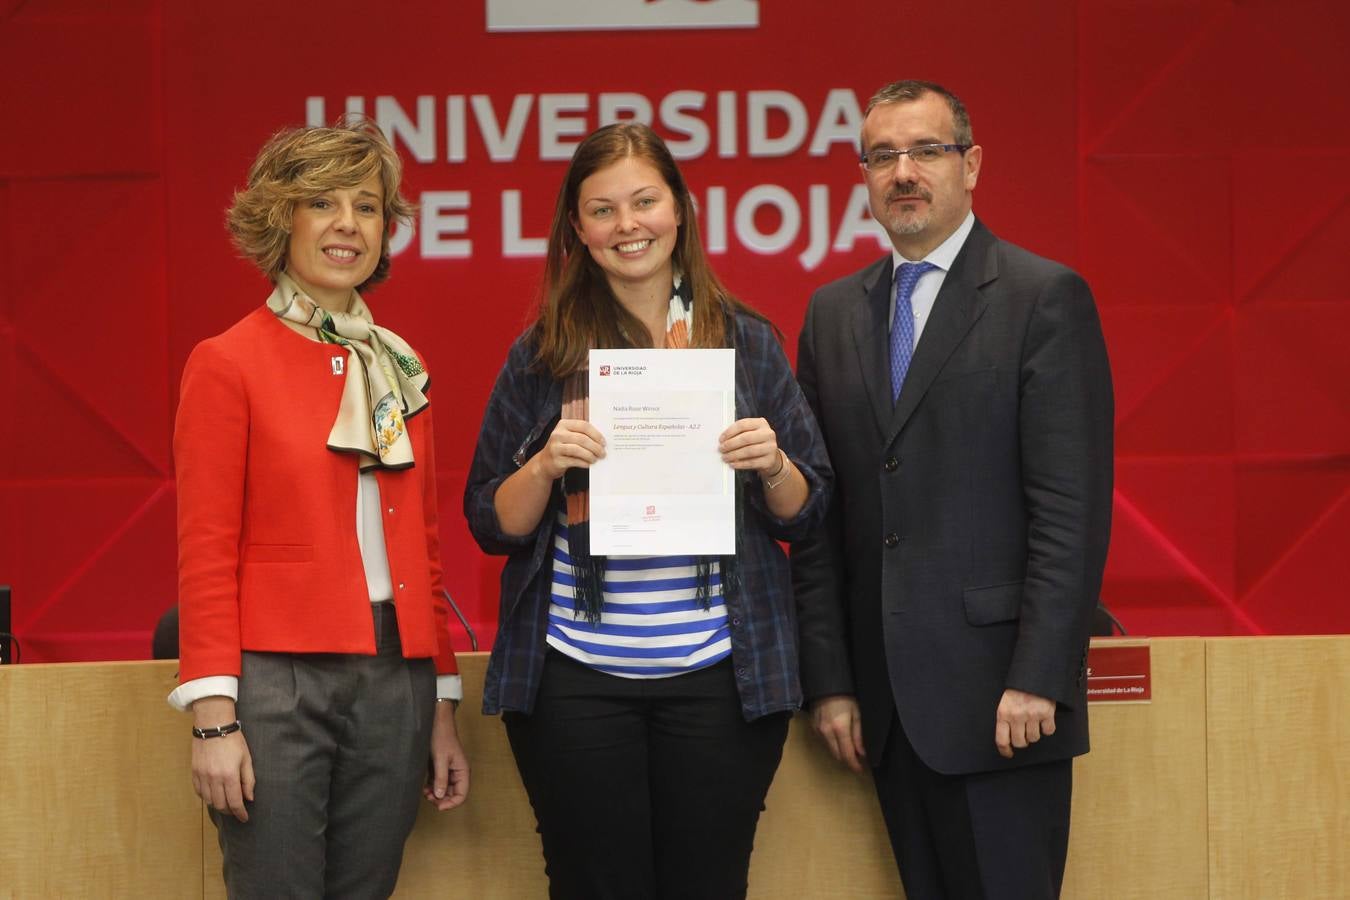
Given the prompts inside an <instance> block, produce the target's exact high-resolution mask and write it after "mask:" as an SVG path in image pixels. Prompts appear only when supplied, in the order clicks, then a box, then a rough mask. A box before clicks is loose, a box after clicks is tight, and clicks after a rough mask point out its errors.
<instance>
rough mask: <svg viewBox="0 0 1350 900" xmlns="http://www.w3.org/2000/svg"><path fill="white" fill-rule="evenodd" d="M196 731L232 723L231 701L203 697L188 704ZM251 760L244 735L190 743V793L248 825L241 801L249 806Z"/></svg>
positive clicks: (251, 794) (252, 778)
mask: <svg viewBox="0 0 1350 900" xmlns="http://www.w3.org/2000/svg"><path fill="white" fill-rule="evenodd" d="M192 715H193V720H194V722H195V724H196V726H197V727H198V728H215V727H216V726H218V725H228V724H229V723H231V722H233V721H235V710H234V701H233V700H231V699H230V698H228V697H203V698H202V699H200V700H198V701H197V702H196V703H194V704H192ZM256 784H257V780H256V779H255V778H254V777H253V757H252V756H251V755H249V752H248V742H247V741H245V740H244V732H243V731H236V732H235V733H234V734H227V735H225V737H221V738H207V739H206V740H202V739H200V738H195V737H194V738H193V739H192V789H193V790H194V791H196V792H197V796H198V797H201V798H202V799H203V800H205V801H206V802H207V803H208V804H210V805H211V806H212V807H213V808H214V809H217V810H219V811H220V812H223V813H229V814H230V815H232V816H234V817H235V818H236V819H238V820H239V821H240V822H247V821H248V810H247V809H245V808H244V801H245V800H247V801H249V802H250V803H252V802H253V788H254V786H255V785H256Z"/></svg>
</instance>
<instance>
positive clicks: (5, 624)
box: [0, 584, 14, 666]
mask: <svg viewBox="0 0 1350 900" xmlns="http://www.w3.org/2000/svg"><path fill="white" fill-rule="evenodd" d="M11 618H12V613H11V610H10V602H9V585H7V584H0V666H6V665H9V664H10V663H11V662H13V661H14V659H13V657H11V656H10V652H11V651H10V640H11V639H12V638H13V637H14V636H13V635H12V634H10V633H9V630H10V628H11V627H12V624H13V623H12V621H11Z"/></svg>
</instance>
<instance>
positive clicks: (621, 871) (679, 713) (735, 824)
mask: <svg viewBox="0 0 1350 900" xmlns="http://www.w3.org/2000/svg"><path fill="white" fill-rule="evenodd" d="M503 718H504V720H505V722H506V731H507V736H508V738H509V739H510V742H511V751H512V753H514V754H515V758H516V766H517V768H518V769H519V770H520V777H521V780H522V781H523V782H524V784H525V790H526V792H527V793H528V794H529V797H530V803H531V805H532V806H533V807H534V814H535V818H536V819H537V821H538V823H539V835H540V838H541V840H542V843H543V848H544V862H545V867H546V870H547V872H548V878H549V896H550V897H552V898H554V900H608V898H616V900H645V898H662V900H666V898H698V900H723V898H735V897H744V896H745V892H746V884H747V873H748V871H749V868H750V851H751V848H752V847H753V845H754V838H755V827H756V825H757V824H758V822H759V814H760V812H761V811H762V810H763V809H764V796H765V794H767V793H768V790H769V783H770V782H771V781H772V780H773V774H774V772H775V771H776V770H777V768H778V762H779V760H780V759H781V758H782V755H783V742H784V741H785V740H786V739H787V729H788V718H789V714H788V713H779V714H774V715H769V716H765V717H763V718H760V719H756V720H755V721H753V722H746V721H745V719H744V717H743V716H742V714H741V704H740V696H739V694H738V693H737V691H736V684H735V680H734V676H733V675H732V671H731V663H730V661H729V660H728V661H723V662H721V663H718V664H717V665H714V666H710V667H709V668H706V669H701V670H698V671H695V672H690V673H687V674H684V675H676V676H674V677H672V678H656V679H630V678H619V677H617V676H614V675H607V674H605V673H603V672H597V671H596V670H594V669H591V668H590V667H588V666H585V665H583V664H581V663H578V662H575V661H573V660H571V659H569V658H567V657H566V656H563V655H562V654H560V653H557V652H555V651H553V650H550V651H549V652H548V658H547V660H546V661H545V664H544V672H543V680H542V682H541V684H540V688H539V696H538V698H537V699H536V701H535V707H534V712H533V713H532V714H530V715H524V714H522V713H507V714H506V715H505V716H503Z"/></svg>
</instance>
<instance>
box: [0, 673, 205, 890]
mask: <svg viewBox="0 0 1350 900" xmlns="http://www.w3.org/2000/svg"><path fill="white" fill-rule="evenodd" d="M177 669H178V666H177V664H176V663H174V662H172V661H170V662H159V663H144V662H142V663H70V664H60V665H42V666H5V667H4V668H3V669H0V787H2V788H3V794H0V796H2V797H3V803H4V805H3V809H0V897H15V898H25V900H26V898H30V897H174V898H184V900H187V898H194V897H200V896H201V890H202V878H201V872H202V866H201V856H202V842H201V831H200V829H199V828H198V827H197V826H198V821H199V817H200V815H201V813H200V812H199V807H198V803H197V798H196V795H194V794H193V793H192V785H191V783H190V782H189V780H188V777H187V772H188V750H189V747H188V741H189V740H190V739H191V738H190V737H189V734H188V725H189V723H188V720H187V719H186V718H184V717H183V715H182V714H181V713H176V712H174V711H173V710H172V709H170V708H169V706H168V705H167V704H166V703H165V702H164V698H165V697H166V696H168V694H169V691H171V690H173V687H174V683H175V673H176V672H177Z"/></svg>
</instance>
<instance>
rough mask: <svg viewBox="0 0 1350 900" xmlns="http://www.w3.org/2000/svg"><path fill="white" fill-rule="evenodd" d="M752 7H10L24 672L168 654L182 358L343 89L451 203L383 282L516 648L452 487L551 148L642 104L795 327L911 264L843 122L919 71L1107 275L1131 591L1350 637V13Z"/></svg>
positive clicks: (8, 517) (1157, 611) (1217, 626)
mask: <svg viewBox="0 0 1350 900" xmlns="http://www.w3.org/2000/svg"><path fill="white" fill-rule="evenodd" d="M617 2H618V5H620V6H622V5H624V4H625V3H627V4H628V5H630V6H641V7H642V8H643V9H644V10H647V11H651V10H655V11H656V12H658V13H659V12H662V11H664V10H667V9H671V10H674V9H675V8H676V6H677V5H678V4H680V3H683V2H684V0H617ZM723 2H728V0H714V2H712V3H703V4H688V3H684V7H689V8H694V9H698V8H712V7H717V6H718V5H719V4H720V3H723ZM658 3H659V4H662V5H661V6H657V5H656V4H658ZM741 5H742V6H745V5H747V4H744V3H742V4H741ZM545 6H547V5H545ZM223 7H228V11H224V10H223ZM684 7H681V8H684ZM759 7H760V9H759V14H758V18H759V23H758V26H757V27H753V28H737V29H728V30H708V29H699V28H695V27H687V28H683V29H679V30H661V31H653V30H646V31H594V30H593V31H567V32H543V33H541V32H521V33H514V32H513V33H503V32H488V31H487V28H486V24H487V19H486V13H485V8H486V4H485V3H484V2H481V0H466V2H459V3H443V2H431V0H415V2H409V3H402V4H391V5H389V6H388V7H387V8H385V9H383V10H381V12H380V13H379V14H378V15H377V14H374V13H373V12H372V9H373V8H372V7H371V6H370V5H369V4H368V3H349V2H328V3H324V4H275V3H263V2H254V0H250V2H236V3H231V4H206V3H199V2H173V3H167V2H156V0H140V2H125V3H119V4H107V3H99V2H95V0H28V2H23V0H0V110H2V111H3V115H0V121H3V122H4V123H5V124H6V126H7V138H6V139H5V140H4V141H2V142H0V223H2V225H3V228H4V237H3V240H0V267H3V271H4V272H5V273H6V276H7V277H6V278H5V279H4V280H3V282H2V283H0V397H3V398H4V403H5V404H6V405H5V409H4V415H3V422H4V424H3V425H2V426H0V429H3V431H0V434H3V436H4V439H3V440H0V522H3V525H2V526H0V529H2V530H0V533H2V534H3V542H2V544H0V582H3V583H9V584H12V585H13V588H14V606H15V615H14V618H15V629H16V631H17V632H18V633H19V635H20V637H21V638H22V640H23V646H24V658H25V660H30V661H38V660H71V659H104V658H136V657H144V656H146V655H147V654H148V645H149V637H148V635H149V630H150V628H151V627H152V625H153V623H154V621H155V620H156V618H157V617H158V615H159V614H160V612H162V611H163V610H164V609H165V608H166V607H167V606H168V605H169V604H171V603H172V602H173V601H174V599H175V598H174V595H175V565H174V522H173V520H174V488H173V472H172V460H171V453H170V435H171V429H172V419H173V410H174V404H175V402H176V396H177V383H178V377H179V374H180V372H181V368H182V364H183V361H184V359H185V358H186V356H187V353H188V351H189V350H190V349H191V347H192V345H193V344H194V343H195V342H197V341H198V340H200V339H202V338H203V337H206V336H208V335H210V334H213V333H216V332H218V331H220V330H222V329H223V328H225V327H227V326H228V325H229V324H230V323H231V322H233V321H234V320H236V319H238V318H239V317H240V316H241V315H243V314H244V313H245V312H246V311H247V310H249V309H250V308H252V307H253V306H255V305H256V304H258V303H260V302H261V301H262V299H263V298H264V296H265V294H266V292H267V285H266V284H265V282H264V281H263V279H262V278H261V277H260V276H259V275H258V274H257V273H256V272H255V271H253V270H251V269H250V267H249V266H248V265H247V264H245V263H244V262H242V261H240V260H238V259H236V258H235V257H234V255H233V253H232V250H231V248H230V246H229V244H228V242H227V240H226V237H225V233H224V230H223V228H222V226H221V222H222V213H223V210H224V208H225V206H226V205H227V204H228V202H229V198H230V194H231V191H232V190H233V189H234V188H236V187H237V186H239V185H240V183H241V181H242V180H243V177H244V174H245V172H246V170H247V167H248V165H249V163H250V162H251V160H252V158H253V154H254V153H255V152H256V150H257V148H258V146H259V145H260V144H261V143H262V142H263V140H265V139H266V137H267V136H268V135H269V134H270V133H272V132H273V131H275V130H276V129H278V128H280V127H282V126H284V125H288V124H300V123H303V122H304V121H306V119H307V118H317V119H327V120H330V121H331V120H332V119H333V118H335V117H336V116H337V115H338V114H339V113H340V112H341V111H342V110H343V109H344V108H345V107H346V106H347V105H348V103H349V101H348V98H361V99H359V100H357V101H354V102H355V103H356V104H357V105H361V106H363V108H364V109H366V111H367V112H370V113H372V114H374V115H376V116H377V117H379V118H381V119H382V120H383V121H385V122H386V123H390V124H391V127H393V128H394V130H396V131H397V133H398V138H397V145H398V148H399V151H400V153H402V155H403V156H404V158H405V160H407V161H408V176H407V193H408V194H409V195H410V196H411V197H412V198H413V199H415V200H418V201H420V202H421V203H422V204H423V216H422V219H421V221H420V222H419V233H418V235H417V236H416V237H414V238H413V239H412V240H411V243H410V244H409V245H408V246H407V248H406V249H405V250H403V251H402V252H401V253H400V255H399V257H398V259H397V260H396V261H395V264H394V270H393V278H392V280H391V281H390V283H389V284H388V285H386V286H384V287H382V288H381V289H380V290H379V291H377V292H375V293H374V294H373V295H372V306H373V307H374V308H375V310H376V312H377V314H378V315H379V316H380V319H381V321H383V322H385V323H387V324H389V325H390V326H391V327H393V328H395V329H397V330H399V331H400V332H402V333H404V334H406V335H408V336H410V338H411V339H412V340H413V341H414V343H416V344H417V346H418V347H419V348H420V349H421V350H423V351H424V353H425V354H426V356H427V357H428V361H429V368H430V369H431V371H432V374H433V380H434V384H435V389H434V390H433V395H432V396H433V398H434V400H435V402H436V403H438V404H439V408H440V409H441V412H440V413H439V414H438V416H437V425H438V429H439V431H438V436H437V437H438V441H439V446H438V451H439V454H440V456H439V458H438V460H437V464H438V466H439V477H440V482H441V485H440V486H441V490H442V509H441V513H442V532H443V539H444V547H445V562H446V569H447V581H448V583H449V586H450V588H451V591H452V592H453V593H454V594H455V596H456V598H457V599H458V600H459V601H460V603H461V605H462V606H463V607H465V608H466V610H467V611H468V612H469V614H470V616H471V618H472V619H473V620H474V621H475V622H476V623H477V625H478V627H479V631H480V634H482V635H483V636H484V637H487V638H490V636H491V632H492V631H493V623H494V620H495V615H496V612H495V611H496V602H497V597H496V573H497V572H498V570H499V563H498V562H497V561H496V560H492V559H488V558H486V557H483V556H482V555H481V554H480V553H479V552H478V550H477V549H476V547H475V546H474V545H473V544H472V542H471V541H470V539H469V536H468V533H467V530H466V528H465V526H464V523H463V520H462V518H461V516H460V513H459V508H460V497H461V493H462V489H463V480H464V474H465V470H466V468H467V466H468V462H469V458H470V456H471V453H472V448H473V442H474V439H475V437H476V433H477V428H478V422H479V415H480V412H481V409H482V407H483V404H484V401H485V399H486V396H487V393H488V389H489V387H490V385H491V382H492V379H493V378H494V376H495V373H496V371H497V369H498V367H499V365H500V363H501V360H502V358H503V356H504V354H505V350H506V347H507V344H508V343H509V341H510V340H511V339H512V337H513V336H514V335H516V334H517V333H518V332H519V331H520V329H521V328H522V326H523V325H524V323H525V321H526V319H527V317H528V314H529V310H530V306H531V304H532V302H533V300H534V296H535V291H536V289H537V284H538V276H539V270H540V266H541V262H540V259H539V258H538V256H537V255H534V254H537V240H536V239H538V238H540V237H542V236H543V235H544V233H545V229H546V227H547V223H548V219H549V215H550V212H551V204H552V202H553V197H554V194H555V192H556V189H557V186H558V183H559V181H560V179H561V177H562V173H563V170H564V167H565V161H563V160H562V159H560V158H558V157H565V156H566V154H567V152H568V148H569V145H571V144H574V143H575V141H576V140H577V136H578V135H579V134H582V133H584V132H585V131H588V130H590V129H591V128H593V127H595V126H596V125H598V124H600V123H601V119H602V117H604V116H605V115H608V114H609V111H610V110H611V109H612V108H615V107H621V108H622V109H621V110H620V112H619V114H620V115H631V114H632V113H631V112H625V111H623V110H631V109H632V108H633V107H634V106H636V107H638V108H639V109H641V107H642V106H643V105H644V103H645V104H646V105H648V106H649V107H650V109H651V111H652V112H651V115H652V116H653V117H654V118H655V119H656V122H657V127H658V130H659V131H661V132H663V133H664V134H665V135H666V136H667V137H668V138H670V139H671V140H673V141H675V142H676V146H679V147H682V148H683V149H682V151H681V154H682V155H683V156H684V157H685V159H684V162H683V163H682V164H683V166H684V169H685V173H686V175H687V177H688V180H689V182H690V183H691V185H692V186H693V188H694V190H695V193H696V196H697V197H698V199H699V201H700V203H701V205H702V209H703V213H702V216H703V221H704V228H705V235H706V236H707V237H708V240H709V243H710V245H711V247H712V250H713V260H714V264H715V265H716V266H717V269H718V271H719V273H720V274H721V275H722V276H723V278H724V280H725V281H726V282H727V283H728V284H729V285H730V286H731V287H732V288H733V290H735V291H736V292H738V293H739V294H740V295H741V296H743V297H744V298H745V299H747V300H748V301H750V302H751V303H753V304H754V305H756V306H758V307H759V308H760V309H762V310H764V311H765V312H767V313H768V314H769V315H770V316H771V317H772V318H773V319H774V320H775V321H776V322H777V323H778V324H779V325H780V326H781V327H782V329H783V330H784V331H785V332H786V333H787V335H788V338H789V346H791V345H792V344H793V343H795V338H796V334H797V330H798V328H799V326H800V322H801V317H802V313H803V311H804V309H805V306H806V302H807V299H808V297H809V296H810V292H811V291H812V289H813V287H814V286H816V285H818V284H821V283H823V282H825V281H827V280H830V279H833V278H835V277H838V276H840V275H842V274H844V273H846V272H849V271H851V270H853V269H855V268H858V267H860V266H862V265H864V264H866V263H867V262H869V261H870V260H872V259H874V258H876V256H877V255H878V253H879V252H880V246H879V244H878V243H877V241H876V239H875V238H874V236H873V234H874V233H873V232H871V231H868V230H867V229H868V227H869V225H868V223H867V222H865V221H863V220H862V219H860V217H859V215H858V213H859V209H858V207H857V205H856V204H857V191H859V190H860V187H859V185H860V181H859V177H858V171H857V167H856V165H855V164H854V162H853V153H854V150H853V147H852V144H851V143H850V140H849V137H850V136H851V134H852V133H853V131H854V126H855V125H856V104H858V103H865V101H866V98H867V96H868V95H869V94H870V93H871V91H872V90H873V89H874V88H876V87H877V86H879V85H880V84H882V83H884V82H886V81H889V80H891V79H893V78H897V77H921V78H928V79H932V80H936V81H940V82H943V83H945V84H947V85H948V86H950V87H951V88H952V89H954V90H955V91H956V92H958V93H959V94H961V95H962V97H963V98H964V99H965V101H966V103H967V105H968V106H969V107H970V109H971V113H972V116H973V119H974V125H975V134H976V138H977V140H978V141H979V142H980V143H981V144H982V145H983V146H984V148H985V167H984V172H983V176H984V177H983V178H982V180H981V184H980V187H979V190H978V191H977V197H976V210H977V212H978V213H979V215H980V216H981V217H982V218H983V219H984V220H985V221H986V222H987V223H988V224H989V225H990V226H991V227H992V228H993V229H994V230H995V231H996V232H998V233H999V234H1000V235H1001V236H1003V237H1005V238H1009V239H1011V240H1014V241H1016V242H1018V243H1021V244H1023V245H1025V246H1027V247H1029V248H1031V249H1033V250H1035V251H1037V252H1040V253H1042V254H1045V255H1048V256H1051V257H1054V258H1057V259H1060V260H1063V261H1065V262H1067V263H1069V264H1071V265H1073V266H1075V267H1077V268H1078V269H1080V270H1081V271H1082V272H1083V273H1084V274H1085V275H1086V276H1087V277H1088V279H1089V281H1090V282H1091V283H1092V285H1093V287H1094V289H1095V291H1096V294H1097V298H1098V301H1099V303H1100V306H1101V309H1102V314H1103V318H1104V321H1105V327H1106V332H1107V339H1108V341H1109V344H1110V350H1111V357H1112V364H1113V368H1114V372H1115V377H1116V393H1117V410H1118V420H1117V437H1118V440H1117V446H1118V460H1117V485H1118V487H1117V494H1116V501H1117V502H1116V525H1115V531H1114V535H1113V543H1112V550H1111V557H1110V563H1109V567H1108V573H1107V579H1106V586H1105V588H1104V599H1105V601H1106V602H1107V603H1108V604H1109V605H1110V606H1111V607H1112V608H1113V609H1114V610H1115V611H1116V612H1117V614H1118V615H1119V616H1120V618H1121V619H1123V620H1124V622H1125V624H1126V625H1127V626H1129V627H1130V628H1131V630H1133V631H1136V632H1140V633H1150V634H1179V633H1203V634H1229V633H1267V632H1332V631H1345V630H1350V602H1348V601H1347V590H1346V587H1345V584H1346V580H1347V566H1346V561H1345V560H1346V556H1347V553H1346V550H1347V543H1350V542H1348V541H1347V538H1348V537H1350V503H1347V502H1346V498H1347V496H1348V495H1350V412H1348V406H1350V404H1347V401H1346V397H1347V386H1348V385H1350V354H1347V353H1346V352H1345V351H1344V349H1343V346H1342V345H1343V343H1344V339H1345V335H1347V334H1350V304H1348V303H1347V302H1346V301H1347V288H1346V285H1347V284H1350V261H1348V260H1350V254H1347V252H1346V248H1347V247H1350V204H1348V203H1347V195H1348V194H1350V174H1347V173H1348V172H1350V167H1348V166H1347V163H1350V101H1348V100H1347V94H1346V91H1345V85H1346V84H1350V55H1347V54H1346V53H1345V45H1346V42H1347V37H1350V11H1347V9H1348V8H1347V7H1346V6H1345V5H1344V4H1342V3H1339V2H1335V0H1328V2H1293V0H1280V2H1255V0H1253V2H1243V3H1233V2H1207V0H1155V2H1149V3H1138V2H1135V0H1095V2H1089V0H1082V2H1072V0H1058V2H1052V0H1041V2H1035V3H1025V4H1019V5H1017V6H1016V7H1015V8H1012V7H1009V5H1008V4H1006V3H1003V2H998V0H971V2H968V3H962V4H908V3H890V4H882V3H877V2H864V0H835V2H832V3H829V4H815V3H810V4H808V3H801V4H790V3H767V2H766V3H762V4H760V5H759ZM644 14H645V13H644ZM619 95H624V96H619ZM627 95H636V96H627ZM377 98H378V99H377ZM851 204H852V205H851ZM517 211H518V212H517ZM465 242H467V244H466V243H465Z"/></svg>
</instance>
